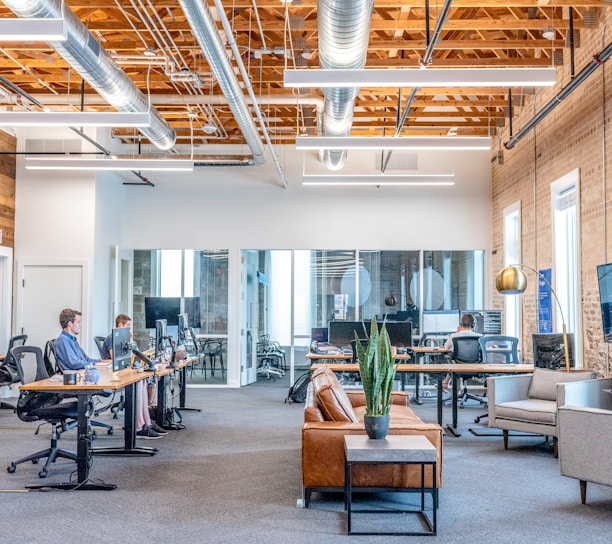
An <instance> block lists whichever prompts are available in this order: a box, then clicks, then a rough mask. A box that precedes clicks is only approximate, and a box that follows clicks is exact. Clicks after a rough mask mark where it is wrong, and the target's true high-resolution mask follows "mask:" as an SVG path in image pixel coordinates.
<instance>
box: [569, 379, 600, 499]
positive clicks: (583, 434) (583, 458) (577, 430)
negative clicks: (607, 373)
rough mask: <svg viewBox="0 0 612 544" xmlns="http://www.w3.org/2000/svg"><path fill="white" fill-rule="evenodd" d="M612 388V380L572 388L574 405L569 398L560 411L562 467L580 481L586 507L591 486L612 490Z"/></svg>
mask: <svg viewBox="0 0 612 544" xmlns="http://www.w3.org/2000/svg"><path fill="white" fill-rule="evenodd" d="M611 388H612V379H611V378H606V379H601V380H591V381H588V382H579V383H575V384H571V389H570V387H569V386H568V387H566V392H570V391H571V400H572V402H569V399H568V398H567V395H566V405H565V406H562V407H560V408H559V467H560V470H561V474H562V475H563V476H568V477H570V478H576V479H577V480H579V481H580V499H581V501H582V504H585V503H586V490H587V482H593V483H597V484H603V485H610V486H612V456H611V454H610V452H611V451H612V391H611ZM580 401H582V402H580ZM575 403H576V404H575Z"/></svg>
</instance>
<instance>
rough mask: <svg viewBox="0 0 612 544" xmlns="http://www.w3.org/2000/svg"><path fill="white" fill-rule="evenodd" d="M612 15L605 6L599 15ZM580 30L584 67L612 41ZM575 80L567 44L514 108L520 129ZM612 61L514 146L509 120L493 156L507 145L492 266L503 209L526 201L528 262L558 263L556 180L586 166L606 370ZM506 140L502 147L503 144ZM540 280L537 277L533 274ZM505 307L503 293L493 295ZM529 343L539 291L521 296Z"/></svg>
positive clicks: (578, 65)
mask: <svg viewBox="0 0 612 544" xmlns="http://www.w3.org/2000/svg"><path fill="white" fill-rule="evenodd" d="M611 15H612V8H603V9H602V11H601V14H600V21H602V22H603V21H606V20H607V19H608V18H609V17H610V16H611ZM602 26H603V23H602V24H601V25H600V27H599V28H597V29H594V30H587V29H582V30H581V40H580V45H581V46H580V48H578V49H576V51H575V72H576V73H579V72H580V71H581V70H582V69H583V68H584V67H585V66H587V65H588V64H589V63H590V62H591V61H592V59H593V55H594V54H596V53H598V52H600V51H601V50H602V49H603V48H604V47H605V46H607V45H608V44H609V43H610V38H609V37H606V40H607V41H606V40H602V34H601V32H602V31H601V27H602ZM570 80H571V74H570V50H569V49H568V48H566V49H564V65H563V67H559V68H558V75H557V81H558V82H559V83H558V84H557V85H556V86H555V87H553V88H551V89H543V90H540V89H538V90H537V91H536V93H535V95H530V96H526V97H525V105H524V107H522V108H521V110H520V112H518V114H517V112H515V115H516V116H515V118H514V119H513V129H514V134H516V133H517V131H518V130H520V129H521V127H522V126H524V125H525V123H526V122H527V121H529V120H530V119H532V118H533V117H534V115H535V114H536V113H537V112H539V111H541V110H542V108H543V107H544V106H545V105H546V104H548V103H549V102H550V101H551V100H552V99H553V98H554V97H555V96H556V95H557V94H558V93H559V91H560V90H561V89H562V88H563V87H565V86H566V85H567V84H568V83H569V82H570ZM611 115H612V64H610V65H608V64H604V65H601V66H600V67H599V68H598V69H597V70H596V71H595V72H594V73H593V74H591V75H590V76H589V78H588V79H586V80H585V81H584V82H583V83H582V84H581V85H580V86H579V87H578V88H576V89H575V90H574V91H573V93H572V94H570V95H569V96H568V97H567V98H565V99H564V100H563V101H562V102H560V103H559V105H557V107H556V108H555V109H554V110H552V112H551V113H549V115H548V116H546V117H545V118H544V119H543V120H542V121H540V123H539V124H538V125H537V126H536V127H535V128H534V129H532V130H531V131H530V132H529V133H528V134H527V135H526V136H525V137H523V138H522V139H521V140H520V141H519V142H518V143H517V144H516V145H515V146H514V148H512V149H503V143H505V142H507V141H508V139H509V137H510V134H509V130H508V125H507V124H506V127H505V128H503V129H502V130H501V134H500V136H501V137H500V138H499V140H498V142H497V143H496V145H494V149H493V154H494V157H495V156H496V155H497V153H498V152H499V151H500V149H501V150H502V152H503V159H504V160H503V164H499V162H500V161H497V160H493V161H492V179H493V188H492V194H493V203H492V204H493V248H494V249H493V255H492V267H493V270H498V269H499V268H501V266H502V260H503V209H504V208H505V207H507V206H509V205H510V204H513V203H514V202H516V201H518V200H520V201H521V218H522V223H521V229H522V262H523V263H525V264H528V265H530V266H533V267H534V268H536V269H543V268H551V265H552V234H551V213H550V207H551V204H550V184H551V183H552V182H554V181H555V180H557V179H559V178H560V177H562V176H564V175H565V174H567V173H569V172H570V171H572V170H574V169H576V168H579V169H580V229H581V233H580V251H581V255H580V266H581V298H582V330H581V331H576V334H582V337H583V342H584V348H583V353H584V359H583V360H584V364H585V366H586V367H589V368H593V369H596V370H598V371H600V372H602V373H603V374H607V373H608V371H607V369H608V368H609V367H608V362H607V359H608V345H607V344H605V343H604V342H603V334H602V328H601V317H600V310H599V292H598V286H597V275H596V266H597V265H598V264H602V263H604V262H610V261H612V232H611V228H612V216H611V215H610V203H611V196H612V187H611V182H610V181H609V179H608V180H606V179H605V178H606V177H607V178H610V175H609V174H610V173H612V169H611V168H612V164H610V161H611V158H612V125H611V124H610V123H611V119H610V117H611ZM499 142H501V144H502V146H500V145H499ZM531 281H533V280H531ZM493 300H494V302H495V306H497V307H501V306H502V305H503V300H502V298H501V296H500V295H498V294H497V293H495V294H494V295H493ZM521 301H522V317H523V320H522V323H523V334H522V337H523V338H522V346H521V349H522V351H523V354H524V358H525V359H529V358H531V356H532V354H531V334H532V333H533V332H536V328H537V301H536V290H535V289H529V290H528V291H527V292H526V293H525V294H524V295H523V296H522V297H521Z"/></svg>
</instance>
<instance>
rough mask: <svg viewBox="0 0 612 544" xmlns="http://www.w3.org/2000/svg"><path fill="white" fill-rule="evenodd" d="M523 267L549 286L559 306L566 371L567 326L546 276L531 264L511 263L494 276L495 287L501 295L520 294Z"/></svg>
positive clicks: (567, 350)
mask: <svg viewBox="0 0 612 544" xmlns="http://www.w3.org/2000/svg"><path fill="white" fill-rule="evenodd" d="M523 268H526V269H527V270H531V271H533V272H535V273H536V274H537V275H538V276H539V277H540V278H541V279H542V281H544V283H546V285H548V287H549V288H550V292H551V293H552V294H553V296H554V297H555V300H556V301H557V306H558V307H559V313H560V314H561V322H562V323H563V351H564V355H565V370H566V371H567V372H569V371H570V358H569V348H568V345H567V327H566V325H565V317H563V310H562V308H561V303H560V302H559V298H558V297H557V293H555V290H554V289H553V286H552V285H551V284H550V282H549V281H548V280H547V279H546V277H545V276H544V275H543V274H542V273H541V272H538V271H537V270H536V269H535V268H531V266H527V265H525V264H511V265H510V266H506V267H505V268H502V269H501V270H500V271H499V272H498V273H497V277H496V278H495V287H496V288H497V291H498V293H501V294H502V295H522V294H523V293H524V292H525V289H527V276H525V273H524V272H523V270H522V269H523Z"/></svg>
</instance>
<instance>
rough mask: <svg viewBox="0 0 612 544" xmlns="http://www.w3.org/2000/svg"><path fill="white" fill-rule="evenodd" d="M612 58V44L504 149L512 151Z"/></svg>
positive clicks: (512, 138)
mask: <svg viewBox="0 0 612 544" xmlns="http://www.w3.org/2000/svg"><path fill="white" fill-rule="evenodd" d="M611 56H612V44H609V45H608V46H607V47H606V48H605V49H604V50H603V51H602V52H601V53H599V54H596V55H593V60H592V61H591V62H590V63H589V64H587V65H586V66H585V67H584V68H583V69H582V70H581V71H580V72H578V73H577V74H576V76H575V77H574V78H573V79H572V80H571V81H570V82H569V83H568V84H567V85H566V86H565V87H563V89H562V90H561V91H560V92H559V93H558V94H557V95H556V96H555V97H554V98H553V99H552V100H551V101H550V102H549V103H548V104H546V106H544V107H543V108H542V109H541V110H540V111H539V112H538V113H536V114H535V116H534V117H533V118H532V119H531V120H530V121H528V122H527V124H525V126H523V127H522V128H521V129H520V130H519V131H518V132H517V133H516V134H515V135H514V136H512V137H511V138H510V139H509V140H508V141H507V142H506V143H505V144H504V147H505V148H506V149H512V148H513V147H514V146H515V145H516V144H517V143H518V141H519V140H521V138H523V137H524V136H525V135H526V134H527V133H528V132H530V131H531V129H532V128H534V127H535V126H536V125H537V124H538V123H539V122H540V121H541V120H542V119H544V118H545V117H546V116H547V115H548V114H549V113H550V112H551V111H552V110H554V109H555V108H556V107H557V106H558V105H559V104H560V103H561V101H563V100H564V99H565V98H567V97H568V96H569V95H570V94H571V93H572V92H573V91H574V90H575V89H576V88H578V87H579V86H580V85H582V83H583V82H584V81H585V80H586V79H587V78H588V77H589V76H590V75H591V74H592V73H593V72H594V71H595V70H597V68H599V67H600V66H601V65H602V64H603V63H604V62H606V61H607V60H608V59H609V58H610V57H611Z"/></svg>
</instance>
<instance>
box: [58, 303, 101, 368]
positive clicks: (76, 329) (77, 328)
mask: <svg viewBox="0 0 612 544" xmlns="http://www.w3.org/2000/svg"><path fill="white" fill-rule="evenodd" d="M59 322H60V326H61V327H62V332H61V334H60V335H59V336H58V337H57V339H56V340H55V356H56V357H57V364H58V366H59V367H60V368H61V369H62V370H82V369H83V368H86V367H87V366H92V365H93V364H94V363H98V362H100V359H92V358H91V357H90V356H89V355H87V354H86V353H85V351H83V348H82V347H81V346H80V345H79V342H78V340H77V335H78V334H79V333H80V332H81V328H82V326H83V316H82V315H81V312H79V311H78V310H72V309H71V308H65V309H64V310H62V311H61V312H60V315H59Z"/></svg>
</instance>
